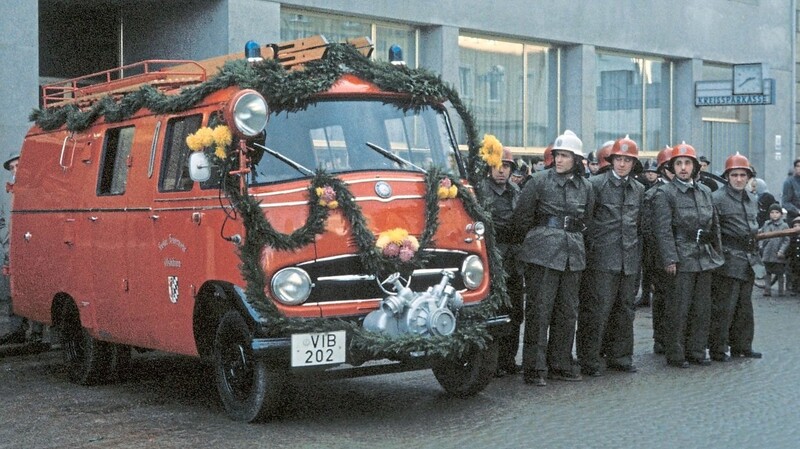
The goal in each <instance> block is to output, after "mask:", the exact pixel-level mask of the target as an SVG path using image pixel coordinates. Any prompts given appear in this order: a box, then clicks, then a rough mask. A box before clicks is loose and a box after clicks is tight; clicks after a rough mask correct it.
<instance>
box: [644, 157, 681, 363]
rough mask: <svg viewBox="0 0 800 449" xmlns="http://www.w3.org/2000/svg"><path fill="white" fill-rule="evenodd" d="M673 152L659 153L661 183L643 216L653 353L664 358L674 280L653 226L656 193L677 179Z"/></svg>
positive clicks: (647, 195)
mask: <svg viewBox="0 0 800 449" xmlns="http://www.w3.org/2000/svg"><path fill="white" fill-rule="evenodd" d="M671 153H672V148H670V147H666V148H664V149H663V150H661V151H659V152H658V157H657V158H656V164H657V168H656V170H657V171H658V175H659V177H658V179H657V180H656V182H655V183H654V184H653V185H652V186H651V187H650V188H649V189H647V190H646V191H645V192H644V205H643V206H642V209H644V213H642V236H643V241H644V246H643V248H642V264H643V265H644V267H643V270H647V271H650V273H651V274H650V278H651V279H652V282H653V295H652V297H651V301H650V305H651V308H652V316H653V352H654V353H656V354H664V348H665V347H666V343H665V342H664V335H665V334H666V332H665V331H664V322H665V319H664V315H665V312H664V308H665V307H666V303H667V300H668V298H669V297H670V296H671V295H672V276H671V275H669V274H667V272H666V271H664V267H662V266H661V257H660V256H659V255H658V242H657V241H656V236H655V229H654V224H653V216H654V215H655V212H654V211H655V204H654V201H653V199H654V198H655V194H656V191H657V190H658V189H659V188H661V186H663V185H665V184H667V183H668V182H671V181H672V178H673V177H675V175H674V174H673V173H672V172H671V171H669V169H668V168H667V167H668V164H667V162H669V158H670V156H671V155H672V154H671Z"/></svg>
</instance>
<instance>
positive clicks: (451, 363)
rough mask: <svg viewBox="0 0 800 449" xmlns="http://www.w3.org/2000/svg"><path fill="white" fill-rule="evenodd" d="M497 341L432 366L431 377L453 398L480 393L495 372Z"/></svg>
mask: <svg viewBox="0 0 800 449" xmlns="http://www.w3.org/2000/svg"><path fill="white" fill-rule="evenodd" d="M497 352H498V349H497V341H495V340H491V341H489V342H487V346H486V349H479V348H473V349H470V350H467V351H466V352H465V353H464V355H463V356H462V357H460V358H457V359H444V360H440V361H438V362H436V363H435V364H434V365H433V375H434V376H436V380H438V381H439V384H440V385H441V386H442V388H444V389H445V391H447V392H448V393H450V394H451V395H453V396H457V397H460V398H466V397H470V396H474V395H476V394H478V393H480V392H481V391H482V390H483V389H484V388H486V386H487V385H489V382H490V381H491V380H492V376H493V375H494V372H495V370H497Z"/></svg>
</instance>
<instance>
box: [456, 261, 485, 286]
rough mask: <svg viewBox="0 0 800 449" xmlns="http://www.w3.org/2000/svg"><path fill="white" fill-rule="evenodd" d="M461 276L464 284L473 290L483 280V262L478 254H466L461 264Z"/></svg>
mask: <svg viewBox="0 0 800 449" xmlns="http://www.w3.org/2000/svg"><path fill="white" fill-rule="evenodd" d="M461 278H462V280H463V281H464V286H465V287H467V288H468V289H470V290H475V289H476V288H478V286H480V285H481V282H483V262H482V261H481V258H480V257H478V256H468V257H467V258H466V259H464V263H463V264H461Z"/></svg>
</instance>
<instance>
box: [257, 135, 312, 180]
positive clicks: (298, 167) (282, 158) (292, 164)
mask: <svg viewBox="0 0 800 449" xmlns="http://www.w3.org/2000/svg"><path fill="white" fill-rule="evenodd" d="M253 145H255V146H257V147H259V148H261V149H262V150H264V151H266V152H267V153H269V154H271V155H272V156H275V159H278V160H279V161H281V162H283V163H285V164H286V165H288V166H290V167H292V168H293V169H295V170H297V171H299V172H300V173H302V174H304V175H313V174H314V172H313V171H311V170H309V169H307V168H305V167H304V166H302V165H300V164H298V163H297V162H295V161H293V160H291V159H289V158H288V157H286V156H284V155H282V154H280V153H278V152H277V151H275V150H272V149H270V148H267V147H265V146H264V145H261V144H258V143H255V142H253Z"/></svg>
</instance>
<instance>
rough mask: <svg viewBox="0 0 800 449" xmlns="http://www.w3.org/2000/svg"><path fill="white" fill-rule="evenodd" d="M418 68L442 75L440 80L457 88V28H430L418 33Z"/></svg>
mask: <svg viewBox="0 0 800 449" xmlns="http://www.w3.org/2000/svg"><path fill="white" fill-rule="evenodd" d="M419 40H420V42H419V63H420V67H424V68H426V69H428V70H431V71H433V72H436V73H438V74H440V75H442V79H443V80H444V81H445V82H447V83H450V84H452V85H453V86H458V65H459V55H458V28H455V27H448V26H432V27H426V28H423V29H422V30H421V31H420V39H419Z"/></svg>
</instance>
